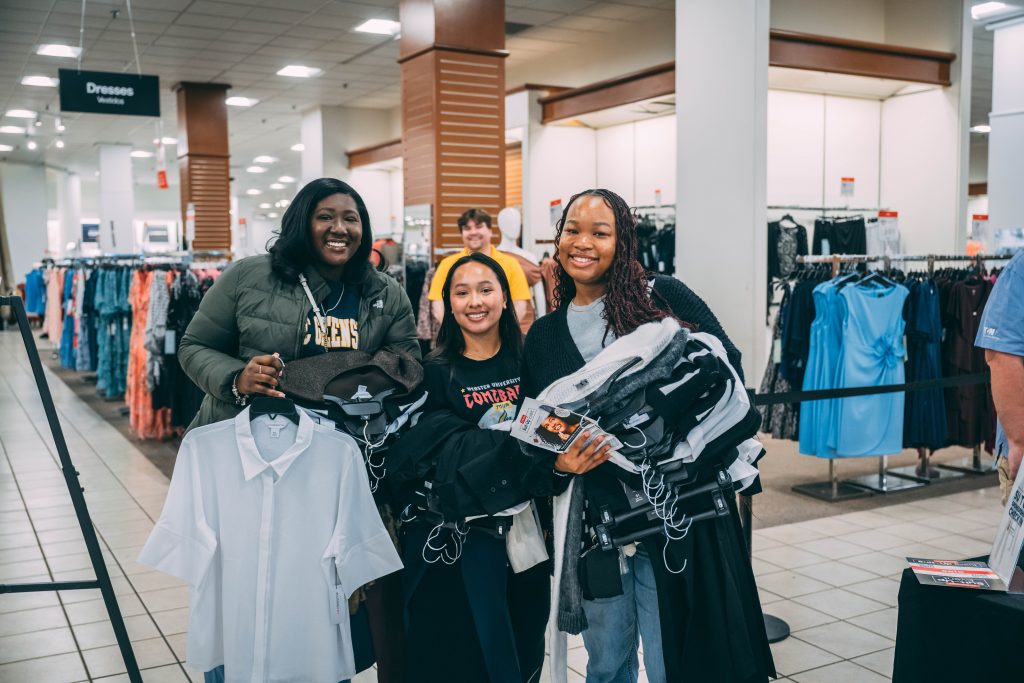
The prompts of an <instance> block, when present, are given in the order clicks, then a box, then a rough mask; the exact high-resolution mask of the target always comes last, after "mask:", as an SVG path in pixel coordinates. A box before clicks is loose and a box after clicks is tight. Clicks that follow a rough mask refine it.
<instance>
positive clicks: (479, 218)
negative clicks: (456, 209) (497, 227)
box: [459, 209, 494, 232]
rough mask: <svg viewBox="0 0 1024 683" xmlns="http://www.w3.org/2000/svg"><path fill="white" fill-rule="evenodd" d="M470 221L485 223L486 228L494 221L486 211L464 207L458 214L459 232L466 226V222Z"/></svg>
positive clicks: (492, 225)
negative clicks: (459, 214)
mask: <svg viewBox="0 0 1024 683" xmlns="http://www.w3.org/2000/svg"><path fill="white" fill-rule="evenodd" d="M470 221H473V222H474V223H477V224H480V223H486V224H487V227H488V228H493V227H494V221H493V220H492V219H491V214H489V213H487V212H486V211H484V210H483V209H466V210H465V211H463V212H462V215H461V216H459V232H462V231H463V230H464V229H465V228H466V224H467V223H469V222H470Z"/></svg>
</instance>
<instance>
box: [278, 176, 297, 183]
mask: <svg viewBox="0 0 1024 683" xmlns="http://www.w3.org/2000/svg"><path fill="white" fill-rule="evenodd" d="M277 182H279V183H294V182H295V178H292V177H291V176H290V175H283V176H281V177H280V178H278V179H277Z"/></svg>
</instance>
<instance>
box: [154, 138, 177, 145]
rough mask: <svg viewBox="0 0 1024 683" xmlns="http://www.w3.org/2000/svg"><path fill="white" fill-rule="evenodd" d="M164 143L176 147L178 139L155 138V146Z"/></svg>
mask: <svg viewBox="0 0 1024 683" xmlns="http://www.w3.org/2000/svg"><path fill="white" fill-rule="evenodd" d="M161 142H162V143H164V144H165V145H176V144H178V138H153V144H154V145H156V144H159V143H161Z"/></svg>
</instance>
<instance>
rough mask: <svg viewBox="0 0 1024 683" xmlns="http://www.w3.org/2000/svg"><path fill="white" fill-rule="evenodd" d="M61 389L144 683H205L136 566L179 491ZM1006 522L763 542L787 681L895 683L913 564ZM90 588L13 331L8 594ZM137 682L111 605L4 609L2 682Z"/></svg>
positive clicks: (868, 525)
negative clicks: (31, 584)
mask: <svg viewBox="0 0 1024 683" xmlns="http://www.w3.org/2000/svg"><path fill="white" fill-rule="evenodd" d="M48 374H49V373H48ZM49 376H50V387H51V390H52V391H53V394H54V399H55V401H56V403H57V407H58V410H59V412H60V416H61V421H62V424H63V427H64V434H65V437H66V439H67V441H68V446H69V448H70V450H71V453H72V456H73V458H74V462H75V466H76V467H77V469H78V470H79V472H81V479H82V483H83V485H84V487H85V495H86V500H87V501H88V504H89V510H90V513H91V514H92V518H93V521H94V523H95V526H96V529H97V531H98V534H99V536H100V541H101V545H102V546H103V552H104V555H105V557H106V559H107V565H108V567H109V568H110V572H111V575H112V576H113V582H114V587H115V589H116V592H117V594H118V601H119V604H120V607H121V611H122V613H123V614H124V615H125V621H126V623H127V627H128V631H129V633H130V635H131V638H132V641H133V645H134V650H135V655H136V657H137V658H138V660H139V663H140V666H141V667H142V668H143V669H144V672H143V674H144V679H145V680H146V681H147V683H158V682H159V683H169V682H174V683H182V682H187V681H189V680H190V679H191V680H192V681H201V680H202V676H201V675H197V674H196V673H195V672H190V671H188V670H187V669H186V668H185V667H184V666H183V664H182V663H181V662H182V660H183V659H184V656H185V630H186V621H187V591H186V588H185V587H184V586H183V585H181V584H180V583H179V582H178V581H176V580H175V579H172V578H169V577H167V576H164V575H162V574H159V573H156V572H152V571H149V570H148V569H147V568H146V567H143V566H141V565H138V564H136V563H135V557H136V556H137V555H138V552H139V550H140V548H141V547H142V545H143V543H144V542H145V540H146V537H147V535H148V533H149V530H150V529H151V528H152V525H153V522H154V520H155V519H156V517H157V516H158V515H159V513H160V509H161V506H162V504H163V499H164V496H165V495H166V492H167V479H166V478H165V477H164V476H163V475H162V474H161V473H160V472H159V471H158V470H157V469H156V468H155V467H154V466H153V465H151V464H150V463H149V461H148V460H146V458H145V457H144V456H143V455H142V454H141V453H139V451H137V450H136V449H135V448H134V447H133V446H132V444H131V443H130V442H129V441H127V440H126V439H125V438H124V437H122V436H121V435H120V434H118V433H117V431H116V430H115V429H113V428H112V427H110V426H109V425H108V424H107V423H106V422H105V421H104V420H103V419H102V418H100V417H99V416H98V415H96V413H94V412H93V411H92V410H91V409H90V408H88V407H87V406H86V405H85V404H83V403H82V402H81V401H80V400H79V399H78V398H76V397H75V396H74V394H73V393H72V392H71V391H70V390H69V389H68V388H67V387H66V386H65V385H63V384H62V383H61V382H60V381H59V380H56V379H55V378H54V377H53V376H52V375H49ZM998 520H999V502H998V495H997V492H996V490H995V489H992V488H988V489H982V490H979V491H972V492H969V493H957V494H953V495H948V496H943V497H939V498H932V499H928V500H924V501H920V502H916V503H906V504H898V505H890V506H886V507H880V508H877V509H875V510H873V511H870V512H854V513H849V514H843V515H838V516H833V517H827V518H822V519H817V520H812V521H807V522H801V523H799V524H789V525H785V526H777V527H772V528H768V529H764V530H760V531H756V532H755V534H754V555H755V560H754V569H755V572H756V574H757V577H758V578H757V580H758V585H759V587H760V590H761V599H762V603H763V604H764V608H765V611H766V612H767V613H769V614H773V615H775V616H778V617H780V618H782V619H785V620H786V621H787V622H788V623H789V624H790V626H791V627H792V629H793V635H792V636H791V637H790V638H788V639H787V640H785V641H783V642H781V643H778V644H776V645H774V646H773V648H772V649H773V652H774V655H775V663H776V666H777V668H778V670H779V673H780V675H781V676H785V677H787V678H785V679H784V680H792V681H799V682H800V683H815V682H817V681H843V682H844V683H856V682H858V681H884V680H887V679H888V678H889V676H890V674H891V672H892V660H893V645H894V639H895V636H896V597H897V591H898V588H899V584H898V579H899V576H900V573H901V572H902V570H903V567H904V566H905V562H904V560H903V558H904V557H905V556H906V555H921V556H925V557H957V558H959V557H967V556H972V555H978V554H983V553H985V552H987V551H988V550H989V548H990V546H991V540H992V536H993V533H994V528H995V525H996V524H997V522H998ZM83 578H89V579H91V578H93V575H92V570H91V565H90V563H89V558H88V555H87V554H86V549H85V545H84V543H83V542H82V540H81V534H80V531H79V529H78V526H77V520H76V518H75V515H74V512H73V510H72V508H71V503H70V499H69V497H68V495H67V489H66V487H65V484H64V480H63V477H62V475H61V473H60V471H59V470H58V468H57V466H56V451H55V449H54V448H53V443H52V439H51V438H50V434H49V431H48V429H47V423H46V419H45V416H44V414H43V409H42V404H41V403H40V401H39V399H38V396H37V393H36V387H35V384H34V382H33V381H32V376H31V373H30V372H29V369H28V361H27V358H26V357H25V355H24V351H23V350H22V347H21V341H20V338H19V337H18V336H17V335H15V334H12V333H0V582H4V583H14V582H25V581H50V580H67V579H83ZM570 647H572V648H573V649H572V650H571V651H570V656H569V661H570V666H571V667H572V671H570V678H569V680H570V681H574V682H576V683H580V682H582V681H583V680H584V678H583V675H582V674H583V672H584V669H585V666H586V653H585V651H584V650H583V649H582V641H581V640H580V639H578V638H575V639H572V640H571V641H570ZM127 680H128V678H127V676H126V675H125V674H124V667H123V664H122V663H121V659H120V656H119V652H118V649H117V647H116V644H115V639H114V635H113V632H112V630H111V628H110V626H109V623H108V621H107V616H106V612H105V609H104V606H103V602H102V600H101V599H100V595H99V591H95V590H93V591H75V592H66V593H61V594H60V595H59V596H58V595H57V594H54V593H30V594H17V595H15V594H3V595H0V681H4V682H5V683H39V682H40V681H45V682H46V683H74V682H77V681H104V682H108V681H109V682H113V681H117V682H118V683H120V682H121V681H127ZM356 680H357V681H358V682H359V683H370V682H371V681H373V680H375V676H374V675H373V673H372V672H367V673H365V674H363V675H361V676H359V677H357V679H356ZM641 680H646V679H644V678H643V677H642V678H641Z"/></svg>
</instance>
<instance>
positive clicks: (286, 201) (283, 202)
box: [279, 199, 291, 208]
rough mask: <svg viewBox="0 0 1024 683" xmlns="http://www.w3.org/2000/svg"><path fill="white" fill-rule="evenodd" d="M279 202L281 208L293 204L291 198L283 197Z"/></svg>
mask: <svg viewBox="0 0 1024 683" xmlns="http://www.w3.org/2000/svg"><path fill="white" fill-rule="evenodd" d="M279 203H280V204H281V208H284V207H286V206H288V205H289V204H291V202H290V201H289V200H287V199H282V200H281V201H280V202H279Z"/></svg>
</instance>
